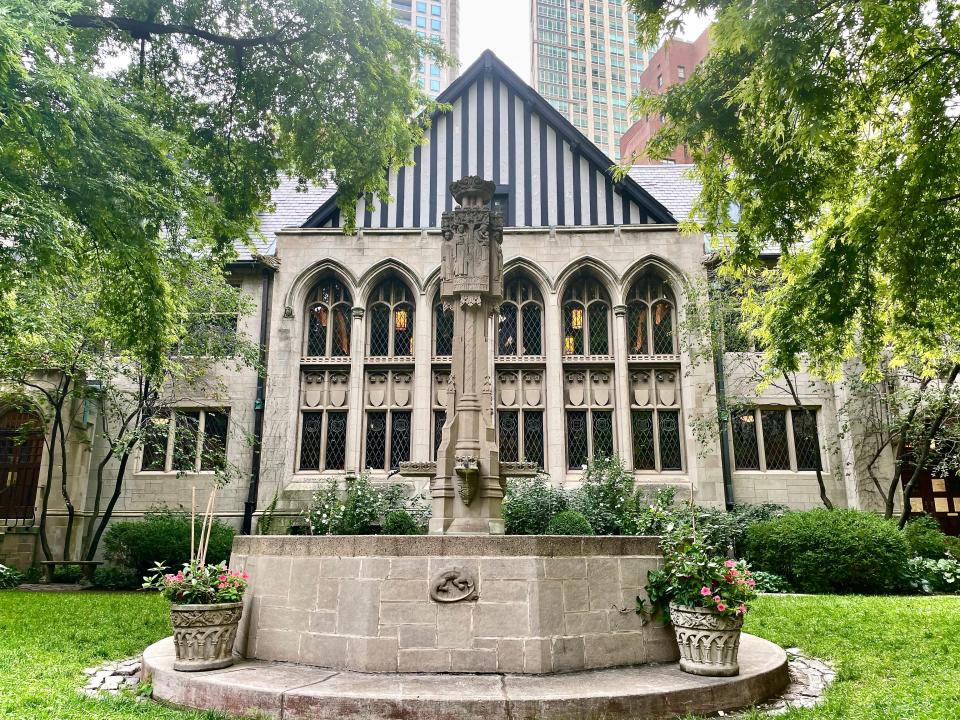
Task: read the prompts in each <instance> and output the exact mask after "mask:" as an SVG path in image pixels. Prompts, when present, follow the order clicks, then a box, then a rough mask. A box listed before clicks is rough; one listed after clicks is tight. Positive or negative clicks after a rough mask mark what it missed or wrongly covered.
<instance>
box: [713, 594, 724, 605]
mask: <svg viewBox="0 0 960 720" xmlns="http://www.w3.org/2000/svg"><path fill="white" fill-rule="evenodd" d="M713 601H714V602H715V603H717V604H719V603H721V602H723V601H722V600H721V599H720V596H719V595H714V596H713Z"/></svg>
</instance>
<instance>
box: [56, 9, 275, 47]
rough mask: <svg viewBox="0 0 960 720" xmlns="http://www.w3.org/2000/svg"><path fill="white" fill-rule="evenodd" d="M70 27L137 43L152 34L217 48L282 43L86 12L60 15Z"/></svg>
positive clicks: (271, 36) (267, 37)
mask: <svg viewBox="0 0 960 720" xmlns="http://www.w3.org/2000/svg"><path fill="white" fill-rule="evenodd" d="M60 16H61V17H62V18H63V19H64V20H65V21H66V23H67V24H68V25H69V26H70V27H75V28H94V29H99V30H122V31H123V32H125V33H127V34H129V35H130V36H131V37H133V38H135V39H137V40H149V39H150V36H151V35H190V36H192V37H196V38H200V39H201V40H206V41H208V42H212V43H213V44H215V45H222V46H224V47H232V48H237V49H242V48H249V47H257V46H259V45H271V44H274V43H278V42H280V40H281V34H280V33H279V32H275V33H271V34H269V35H254V36H253V37H233V36H231V35H221V34H219V33H215V32H211V31H210V30H204V29H203V28H199V27H196V26H195V25H183V24H179V23H177V24H171V23H160V22H151V21H148V20H137V19H135V18H128V17H120V16H116V15H110V16H105V15H86V14H84V13H69V14H67V13H62V14H61V15H60Z"/></svg>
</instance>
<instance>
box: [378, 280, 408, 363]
mask: <svg viewBox="0 0 960 720" xmlns="http://www.w3.org/2000/svg"><path fill="white" fill-rule="evenodd" d="M413 313H414V302H413V293H411V292H410V290H409V289H408V288H407V286H406V285H405V284H404V283H403V282H402V281H400V280H399V279H397V278H388V279H387V280H384V281H383V282H381V283H380V284H379V285H378V286H377V287H376V288H375V289H374V291H373V293H372V294H371V295H370V300H369V302H368V303H367V328H368V329H367V355H368V356H373V357H411V356H412V355H413V327H414V325H413Z"/></svg>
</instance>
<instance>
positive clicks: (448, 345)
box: [433, 301, 453, 357]
mask: <svg viewBox="0 0 960 720" xmlns="http://www.w3.org/2000/svg"><path fill="white" fill-rule="evenodd" d="M433 327H434V345H433V354H434V355H435V356H437V357H447V356H449V355H453V310H449V309H446V308H444V307H443V303H441V302H439V301H438V302H437V303H436V304H435V305H434V306H433Z"/></svg>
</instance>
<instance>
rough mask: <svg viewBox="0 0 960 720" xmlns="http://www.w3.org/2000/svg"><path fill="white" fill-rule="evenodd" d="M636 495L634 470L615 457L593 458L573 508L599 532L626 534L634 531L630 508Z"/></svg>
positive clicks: (572, 505) (572, 498)
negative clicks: (632, 471) (627, 467)
mask: <svg viewBox="0 0 960 720" xmlns="http://www.w3.org/2000/svg"><path fill="white" fill-rule="evenodd" d="M634 496H635V490H634V478H633V473H631V472H630V471H628V470H627V469H626V468H625V467H624V466H623V461H622V460H621V459H620V458H619V457H616V456H613V457H605V458H597V459H595V460H591V461H590V463H589V464H588V465H587V470H586V472H585V473H584V478H583V485H581V486H580V488H579V489H578V490H577V491H576V492H575V493H574V494H573V496H572V497H571V499H570V507H571V508H572V509H574V510H576V511H577V512H579V513H580V514H581V515H583V516H584V517H585V518H586V519H587V522H589V523H590V527H592V528H593V529H594V531H595V532H596V533H597V535H624V534H629V533H632V532H633V531H634V529H635V528H634V523H633V522H632V521H631V507H632V506H633V501H634Z"/></svg>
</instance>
